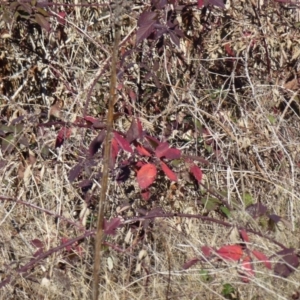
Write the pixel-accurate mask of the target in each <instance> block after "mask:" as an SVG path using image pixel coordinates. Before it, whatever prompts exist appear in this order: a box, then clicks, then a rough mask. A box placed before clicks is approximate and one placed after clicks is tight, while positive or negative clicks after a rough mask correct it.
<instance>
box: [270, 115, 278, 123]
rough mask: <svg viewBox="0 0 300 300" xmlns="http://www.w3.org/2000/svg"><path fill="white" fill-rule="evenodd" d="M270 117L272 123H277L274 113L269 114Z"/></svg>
mask: <svg viewBox="0 0 300 300" xmlns="http://www.w3.org/2000/svg"><path fill="white" fill-rule="evenodd" d="M268 119H269V121H270V123H271V124H272V125H274V124H275V123H276V120H277V119H276V118H275V117H274V116H272V115H268Z"/></svg>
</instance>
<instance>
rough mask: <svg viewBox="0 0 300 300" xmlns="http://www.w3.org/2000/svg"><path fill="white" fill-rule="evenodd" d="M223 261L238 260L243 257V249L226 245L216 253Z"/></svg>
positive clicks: (238, 246)
mask: <svg viewBox="0 0 300 300" xmlns="http://www.w3.org/2000/svg"><path fill="white" fill-rule="evenodd" d="M216 253H217V254H219V255H220V256H221V257H222V258H223V259H228V260H236V261H237V260H239V259H241V257H242V255H243V249H242V247H241V246H240V245H226V246H223V247H221V248H220V249H219V250H217V251H216Z"/></svg>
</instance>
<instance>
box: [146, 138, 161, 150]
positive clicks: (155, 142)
mask: <svg viewBox="0 0 300 300" xmlns="http://www.w3.org/2000/svg"><path fill="white" fill-rule="evenodd" d="M145 138H146V140H147V141H148V143H149V145H150V146H151V147H152V148H153V149H154V150H155V149H156V148H157V147H158V146H159V144H160V141H159V140H158V139H156V138H154V137H153V136H150V135H146V136H145ZM145 147H147V146H145Z"/></svg>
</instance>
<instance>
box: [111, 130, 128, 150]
mask: <svg viewBox="0 0 300 300" xmlns="http://www.w3.org/2000/svg"><path fill="white" fill-rule="evenodd" d="M114 136H115V139H116V141H117V142H118V144H119V145H120V147H121V148H122V149H123V150H125V151H127V152H129V153H133V151H132V149H131V147H130V144H129V142H128V141H127V140H126V139H124V138H123V137H122V136H121V135H120V134H118V133H117V132H114Z"/></svg>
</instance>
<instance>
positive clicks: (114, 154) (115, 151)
mask: <svg viewBox="0 0 300 300" xmlns="http://www.w3.org/2000/svg"><path fill="white" fill-rule="evenodd" d="M118 153H119V145H118V142H117V141H116V139H115V138H113V139H112V140H111V157H112V160H113V165H114V164H115V161H116V158H117V156H118Z"/></svg>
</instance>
